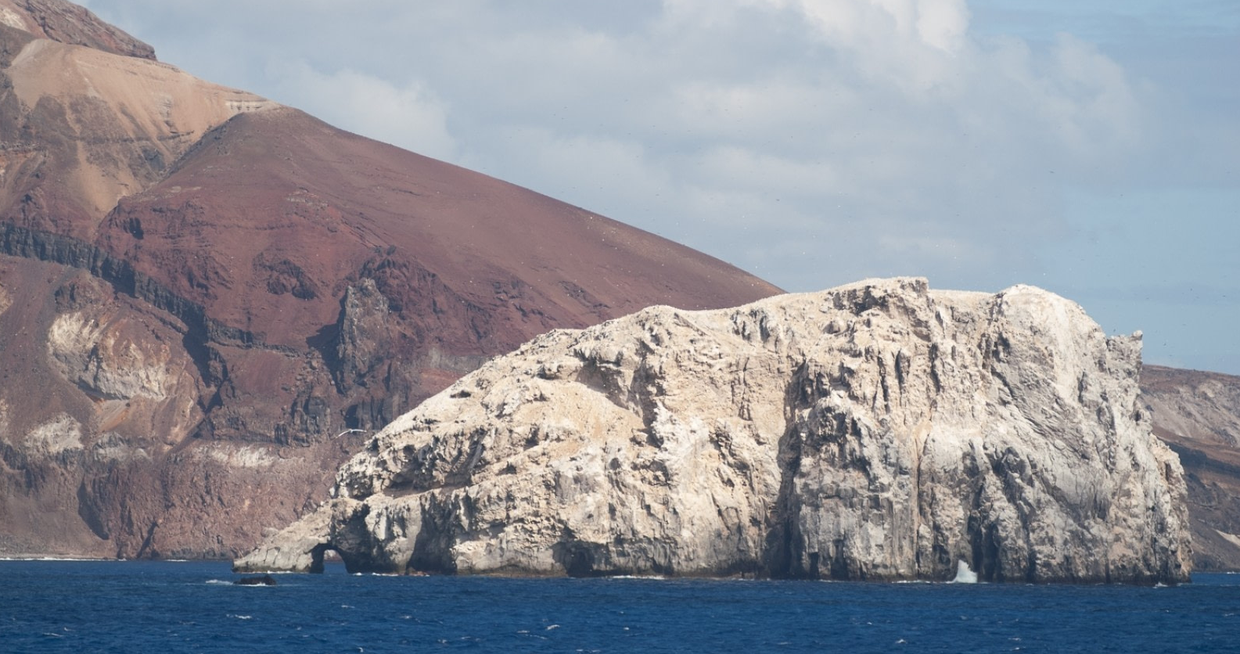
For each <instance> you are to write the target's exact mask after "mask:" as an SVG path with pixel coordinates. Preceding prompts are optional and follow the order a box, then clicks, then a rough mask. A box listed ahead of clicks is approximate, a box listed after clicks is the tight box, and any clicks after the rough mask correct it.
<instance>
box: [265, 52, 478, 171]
mask: <svg viewBox="0 0 1240 654" xmlns="http://www.w3.org/2000/svg"><path fill="white" fill-rule="evenodd" d="M268 75H269V76H271V77H273V78H274V79H277V80H279V82H278V84H277V85H275V86H273V87H272V88H273V89H275V92H274V93H272V95H273V97H275V98H276V99H278V100H280V101H281V102H283V103H284V104H289V105H293V106H296V107H298V108H300V109H303V110H305V111H307V112H308V113H310V114H313V115H315V116H317V117H318V118H321V119H323V120H325V121H327V122H329V123H331V124H333V125H335V126H337V127H340V128H343V129H346V130H349V131H352V132H357V133H359V134H362V135H365V136H370V137H372V138H376V139H379V140H382V141H385V142H388V143H391V144H393V145H396V146H399V147H401V148H404V149H406V150H412V151H414V152H418V153H420V154H424V155H426V156H429V157H435V158H438V159H445V160H452V159H454V158H456V156H457V151H456V141H455V139H453V137H452V136H451V135H450V134H449V133H448V106H447V104H446V103H444V102H443V101H442V100H440V99H439V98H438V97H436V96H435V95H434V94H433V93H431V92H429V91H428V90H426V88H425V87H424V85H422V84H421V83H418V82H410V83H406V84H404V85H403V86H401V85H397V84H396V83H393V82H390V81H387V80H384V79H380V78H378V77H375V76H373V75H368V74H366V73H361V72H358V71H355V70H349V69H344V70H340V71H336V72H333V73H324V72H320V71H318V70H315V69H313V68H311V67H310V66H309V65H308V64H306V63H304V62H301V63H292V64H290V63H274V64H272V65H271V66H270V67H269V70H268Z"/></svg>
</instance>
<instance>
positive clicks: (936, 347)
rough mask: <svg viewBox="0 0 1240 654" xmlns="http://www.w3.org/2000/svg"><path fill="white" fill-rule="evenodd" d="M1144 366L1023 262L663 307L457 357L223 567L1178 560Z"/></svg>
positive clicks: (759, 566) (1026, 571) (822, 566)
mask: <svg viewBox="0 0 1240 654" xmlns="http://www.w3.org/2000/svg"><path fill="white" fill-rule="evenodd" d="M1139 368H1140V340H1139V336H1136V337H1114V338H1107V337H1106V336H1105V334H1104V333H1103V332H1102V330H1101V329H1100V328H1099V327H1098V326H1097V325H1096V324H1095V323H1094V322H1093V321H1091V320H1090V319H1089V318H1088V317H1087V316H1086V315H1085V313H1084V312H1083V311H1082V310H1081V309H1080V307H1078V306H1077V305H1075V304H1073V303H1071V302H1069V301H1067V300H1064V299H1062V298H1059V297H1057V296H1055V295H1052V294H1050V293H1047V292H1044V291H1041V290H1038V289H1035V288H1031V287H1025V286H1018V287H1014V288H1011V289H1008V290H1006V291H1004V292H1001V293H999V294H996V295H988V294H979V293H960V292H947V291H933V292H932V291H929V290H928V288H927V285H926V282H925V281H924V280H920V279H897V280H878V281H873V280H872V281H866V282H861V283H858V284H854V285H851V286H845V287H841V288H837V289H833V290H829V291H825V292H823V293H817V294H806V295H787V296H779V297H775V298H770V299H767V300H762V301H759V302H756V303H754V304H750V305H747V306H743V307H740V308H737V309H729V310H718V311H703V312H689V311H680V310H675V309H671V308H667V307H656V308H652V309H648V310H645V311H641V312H639V313H637V314H634V315H631V316H627V317H624V318H620V319H617V320H613V321H610V322H607V323H604V324H602V325H599V326H597V327H593V328H589V329H586V330H583V331H569V330H560V331H554V332H551V333H549V334H546V335H544V336H540V337H538V338H535V339H534V340H533V341H531V342H529V343H527V344H526V345H524V346H522V347H521V348H520V349H519V350H518V351H516V352H515V353H513V354H510V355H508V356H504V357H500V358H498V359H495V360H493V361H491V362H489V363H488V364H486V365H485V366H483V367H482V368H481V369H479V370H478V371H476V372H474V373H472V374H470V375H468V376H466V377H464V378H463V379H461V380H460V381H459V382H457V383H456V384H454V385H453V386H451V387H450V388H448V389H447V390H445V391H443V392H442V393H440V394H438V395H436V396H435V397H433V398H431V399H430V400H427V401H426V402H424V403H423V404H422V405H421V406H419V407H418V408H417V409H415V410H414V411H412V412H410V413H407V414H405V415H404V416H402V417H401V418H399V419H398V420H396V421H395V422H394V423H392V424H391V425H389V426H388V427H387V428H385V429H384V430H383V431H382V432H381V433H379V434H378V435H377V436H376V437H375V438H373V439H372V440H371V441H370V442H369V444H368V445H367V446H366V448H365V449H364V450H363V452H362V453H360V454H358V455H357V456H355V457H354V458H353V459H352V460H350V461H349V462H348V463H347V464H345V465H344V466H343V467H342V468H341V469H340V471H339V472H338V474H337V478H336V485H335V487H334V488H333V491H332V494H333V498H334V499H332V500H330V501H328V502H326V503H324V504H323V505H322V506H321V507H320V508H319V509H318V510H317V511H316V512H314V513H313V514H311V515H309V516H307V517H306V518H304V519H303V520H301V521H300V522H298V523H295V524H294V525H292V526H290V527H288V528H287V529H285V530H283V531H282V532H280V533H278V534H276V535H274V536H272V537H271V538H269V539H268V540H266V541H265V542H264V543H263V544H262V545H260V546H259V547H258V548H257V549H256V550H255V551H254V552H252V553H251V554H249V555H247V556H246V557H243V558H242V559H240V560H238V561H237V562H236V567H237V568H238V569H239V570H302V571H304V570H314V569H316V568H317V567H319V566H321V561H322V556H323V553H324V552H325V551H326V550H329V549H331V550H335V551H337V552H339V553H340V555H341V557H342V558H343V559H344V561H345V563H346V564H347V565H348V566H349V568H350V569H352V570H368V571H382V572H396V573H403V572H439V573H482V574H489V573H504V574H538V575H559V574H570V575H598V574H664V575H732V574H753V575H758V576H768V575H769V576H775V577H809V578H836V579H914V578H920V579H950V578H952V576H953V575H954V574H955V572H956V568H957V562H958V561H964V562H966V563H968V564H969V565H970V566H971V567H972V568H973V569H974V570H976V571H977V572H978V573H979V576H980V578H982V579H984V580H996V581H1078V582H1083V581H1112V582H1145V583H1152V582H1156V581H1164V582H1175V581H1183V580H1186V579H1187V578H1188V574H1189V570H1190V567H1191V551H1190V543H1189V535H1188V523H1187V512H1186V505H1185V484H1184V477H1183V472H1182V470H1181V468H1180V464H1179V462H1178V460H1177V458H1176V456H1175V455H1174V454H1173V453H1171V452H1170V451H1169V450H1168V449H1167V448H1166V447H1165V446H1164V445H1163V444H1162V443H1161V442H1159V441H1158V440H1157V439H1156V438H1154V437H1153V435H1152V434H1151V429H1150V422H1149V417H1148V415H1146V414H1145V413H1144V412H1143V410H1142V408H1141V406H1140V405H1139V403H1138V399H1137V398H1138V389H1137V376H1138V371H1139Z"/></svg>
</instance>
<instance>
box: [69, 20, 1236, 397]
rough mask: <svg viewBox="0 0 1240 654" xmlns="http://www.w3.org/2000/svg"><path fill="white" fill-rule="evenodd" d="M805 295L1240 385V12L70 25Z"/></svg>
mask: <svg viewBox="0 0 1240 654" xmlns="http://www.w3.org/2000/svg"><path fill="white" fill-rule="evenodd" d="M78 1H79V3H80V4H83V5H85V6H87V7H88V8H89V9H91V10H92V11H94V12H95V13H96V14H98V15H99V16H101V17H102V18H104V19H105V20H107V21H109V22H111V23H113V24H115V25H117V26H119V27H121V28H122V29H125V30H126V31H128V32H130V33H131V34H133V35H135V36H137V37H138V38H140V39H142V40H144V41H146V42H148V43H150V44H151V45H153V46H154V47H155V49H156V53H157V55H158V56H159V58H160V60H161V61H164V62H167V63H171V64H174V65H176V66H178V67H180V68H182V69H184V70H186V71H188V72H190V73H193V74H195V75H197V76H199V77H202V78H204V79H207V80H210V81H213V82H217V83H221V84H226V85H229V86H234V87H237V88H242V89H245V90H248V91H253V92H255V93H258V94H260V95H264V96H266V97H268V98H270V99H273V100H276V101H279V102H282V103H284V104H288V105H292V106H294V107H298V108H300V109H303V110H305V111H307V112H309V113H311V114H313V115H315V116H318V117H319V118H322V119H324V120H326V121H327V122H329V123H332V124H334V125H336V126H338V127H342V128H344V129H347V130H350V131H353V132H357V133H359V134H363V135H365V136H369V137H371V138H375V139H378V140H380V141H385V142H388V143H392V144H395V145H397V146H400V147H403V148H406V149H409V150H413V151H415V152H419V153H421V154H424V155H428V156H432V157H435V158H438V159H442V160H444V161H448V162H451V163H454V164H458V165H461V166H465V167H467V168H471V169H474V170H477V171H480V172H483V173H486V174H489V175H492V176H495V177H498V178H500V179H504V180H507V181H509V182H513V183H515V184H519V185H521V186H525V187H528V188H531V189H533V190H536V191H539V192H541V193H545V194H547V195H550V196H553V197H555V198H558V199H560V200H564V201H567V202H570V203H572V204H575V205H578V206H581V207H584V208H587V209H589V210H590V211H593V212H597V213H600V214H603V215H606V216H608V217H611V218H614V219H616V220H620V221H622V222H625V223H628V224H630V225H634V226H636V227H640V228H642V229H645V230H648V231H651V232H654V233H656V234H659V235H661V236H664V237H667V238H670V239H672V240H675V241H679V242H681V243H684V244H686V245H689V246H691V247H694V248H696V249H698V250H701V251H703V252H706V253H708V254H711V255H714V256H716V257H718V258H720V259H723V260H725V261H728V262H730V263H732V264H735V265H737V266H739V267H741V268H743V269H745V270H748V271H750V272H752V273H754V274H756V275H758V276H760V277H763V278H765V279H767V280H768V281H770V282H772V283H774V284H776V285H778V286H780V287H782V288H784V289H785V290H788V291H813V290H821V289H824V288H828V287H831V286H836V285H839V284H844V283H848V282H851V281H855V280H858V279H862V278H866V277H890V276H897V275H915V276H923V277H927V278H928V279H929V281H930V285H931V287H932V288H956V289H966V290H979V291H998V290H1000V289H1003V288H1006V287H1008V286H1011V285H1014V284H1021V283H1024V284H1033V285H1036V286H1040V287H1042V288H1046V289H1048V290H1051V291H1054V292H1056V293H1059V294H1061V295H1064V296H1065V297H1068V298H1070V299H1072V300H1075V301H1076V302H1078V303H1080V304H1081V305H1082V306H1083V307H1084V308H1085V310H1086V311H1087V312H1088V313H1089V314H1090V316H1091V317H1093V318H1094V319H1095V320H1096V321H1098V323H1099V324H1100V325H1101V326H1102V327H1103V328H1104V329H1105V330H1106V331H1107V332H1108V333H1111V334H1118V333H1131V332H1133V331H1136V330H1141V331H1143V332H1144V342H1145V355H1144V356H1145V361H1146V362H1147V363H1154V364H1162V365H1171V366H1177V367H1185V368H1193V369H1198V370H1212V371H1217V372H1225V373H1230V374H1238V375H1240V329H1238V328H1237V326H1238V325H1240V262H1238V256H1240V2H1235V0H1172V1H1163V0H1076V1H1072V2H1069V1H1066V0H1064V1H1058V2H1056V1H1052V0H974V1H968V0H624V1H623V2H619V1H615V0H522V1H521V2H510V1H507V0H453V1H452V2H443V1H442V0H350V1H349V2H347V3H346V2H341V1H340V0H331V1H328V0H244V1H242V0H212V1H211V2H202V1H201V0H86V1H82V0H78Z"/></svg>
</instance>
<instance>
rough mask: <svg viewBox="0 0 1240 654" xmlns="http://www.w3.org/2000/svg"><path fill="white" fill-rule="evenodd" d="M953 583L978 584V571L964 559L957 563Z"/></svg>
mask: <svg viewBox="0 0 1240 654" xmlns="http://www.w3.org/2000/svg"><path fill="white" fill-rule="evenodd" d="M951 583H953V584H976V583H977V573H976V572H973V569H972V568H970V567H969V564H968V563H965V562H964V561H963V560H961V561H958V562H957V563H956V578H955V579H953V580H952V581H951Z"/></svg>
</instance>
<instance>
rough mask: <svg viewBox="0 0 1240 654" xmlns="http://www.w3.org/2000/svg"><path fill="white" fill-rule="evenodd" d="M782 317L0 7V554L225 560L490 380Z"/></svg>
mask: <svg viewBox="0 0 1240 654" xmlns="http://www.w3.org/2000/svg"><path fill="white" fill-rule="evenodd" d="M777 292H778V289H776V288H775V287H773V286H771V285H770V284H767V283H765V282H763V281H761V280H759V279H757V278H755V277H753V276H751V275H748V274H746V273H744V272H742V271H740V270H737V269H736V268H733V267H732V266H729V265H727V264H725V263H722V262H720V261H718V260H715V259H712V258H710V257H708V256H705V255H703V254H701V253H699V252H696V251H693V250H690V249H688V248H685V247H682V246H679V245H676V244H674V243H671V242H669V241H667V240H664V239H661V238H659V237H656V236H654V235H651V234H648V233H645V232H642V231H640V230H637V229H634V228H631V227H627V226H625V225H623V224H620V223H617V222H615V221H612V220H609V219H607V218H604V217H601V216H598V215H595V214H591V213H590V212H587V211H584V210H582V209H579V208H576V207H572V206H569V205H566V204H564V203H561V202H558V201H556V200H553V199H551V198H548V197H545V196H542V195H539V194H537V193H534V192H531V191H529V190H526V189H522V188H518V187H516V186H513V185H511V184H507V183H504V182H501V181H498V180H495V179H492V178H489V177H486V176H483V175H480V174H477V173H473V172H470V171H467V170H464V169H461V168H458V167H455V166H451V165H448V164H445V163H442V162H439V161H435V160H432V159H428V158H425V157H422V156H419V155H416V154H413V153H410V152H405V151H402V150H399V149H397V148H394V147H391V146H387V145H384V144H382V143H378V142H375V141H372V140H369V139H365V138H361V137H358V136H355V135H352V134H349V133H346V132H343V131H340V130H338V129H335V128H333V127H331V126H329V125H326V124H324V123H322V122H320V121H318V120H316V119H314V118H312V117H310V116H308V115H306V114H304V113H301V112H299V111H297V110H295V109H291V108H288V107H283V106H279V105H277V104H275V103H273V102H270V101H267V100H265V99H263V98H260V97H257V96H255V95H253V94H250V93H246V92H243V91H238V90H234V89H229V88H224V87H221V86H217V85H214V84H209V83H207V82H203V81H201V80H198V79H195V78H193V77H192V76H189V75H187V74H185V73H183V72H181V71H180V70H178V69H176V68H174V67H172V66H169V65H166V64H162V63H159V62H158V61H156V60H155V57H154V52H153V50H152V49H151V48H150V46H147V45H146V44H143V43H141V42H139V41H137V40H136V39H133V38H132V37H130V36H129V35H127V34H125V33H123V32H121V31H120V30H117V29H116V28H114V27H111V26H109V25H106V24H104V23H102V22H101V21H99V20H98V19H97V18H96V17H94V16H93V15H92V14H90V13H89V12H88V11H86V10H85V9H82V8H81V7H78V6H76V5H73V4H70V3H68V2H64V1H61V0H0V379H2V383H0V554H73V555H100V556H123V557H138V556H233V555H235V554H236V553H238V552H239V551H242V550H244V549H246V548H249V547H251V546H252V545H253V544H254V543H255V542H256V541H257V540H258V538H259V537H260V536H261V534H260V533H257V532H258V530H259V529H260V528H261V527H262V526H268V527H280V526H283V525H284V524H287V523H288V522H290V521H292V520H293V519H294V518H295V517H297V516H298V515H300V514H301V513H302V512H304V511H305V510H306V509H307V508H309V507H312V506H314V505H315V504H316V503H317V502H318V501H319V500H321V499H322V497H323V493H324V492H325V491H326V489H327V487H328V486H329V479H330V476H331V472H332V471H333V470H334V469H335V468H336V467H337V465H338V464H339V463H340V462H341V461H342V460H343V459H344V458H345V456H346V455H347V454H348V453H350V452H351V451H352V450H354V449H355V448H356V447H357V446H358V444H359V443H360V442H361V441H362V439H363V438H364V437H365V436H366V435H367V434H369V433H370V432H371V431H373V430H375V429H377V428H378V427H380V426H382V425H383V424H385V423H386V422H388V421H389V420H391V419H392V418H394V417H395V416H397V415H399V414H400V413H401V412H403V411H404V410H406V409H408V408H411V407H412V406H414V405H415V404H416V403H417V402H419V401H420V400H422V399H424V398H426V397H428V396H429V395H430V394H432V393H434V392H436V391H438V390H440V389H442V388H444V387H445V386H447V385H448V384H449V383H451V382H452V381H453V380H455V379H456V378H458V377H459V376H460V375H462V374H464V373H465V372H468V371H470V370H472V369H474V368H475V367H477V366H478V365H479V364H480V363H481V362H482V361H483V360H485V359H486V358H488V357H490V356H493V355H495V354H499V353H503V352H507V351H509V350H511V349H513V348H514V347H515V346H517V345H518V344H520V343H522V342H524V341H526V340H527V339H529V338H531V337H533V336H535V335H537V334H540V333H543V332H545V331H547V330H549V329H552V328H555V327H581V326H586V325H589V324H593V323H597V322H600V321H603V320H606V319H609V318H612V317H616V316H619V315H622V314H625V313H629V312H631V311H634V310H636V309H639V308H642V307H645V306H648V305H652V304H670V305H673V306H677V307H681V308H718V307H726V306H734V305H738V304H742V303H745V302H749V301H751V300H754V299H757V298H760V297H764V296H768V295H771V294H774V293H777Z"/></svg>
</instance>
